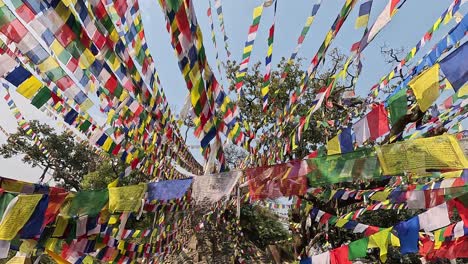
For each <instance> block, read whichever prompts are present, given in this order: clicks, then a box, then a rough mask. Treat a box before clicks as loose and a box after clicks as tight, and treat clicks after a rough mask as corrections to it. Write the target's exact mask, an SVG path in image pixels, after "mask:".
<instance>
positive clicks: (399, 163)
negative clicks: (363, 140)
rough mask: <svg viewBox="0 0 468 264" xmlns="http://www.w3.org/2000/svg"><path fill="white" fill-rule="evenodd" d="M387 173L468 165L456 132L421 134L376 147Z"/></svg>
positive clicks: (456, 167) (444, 168) (396, 173)
mask: <svg viewBox="0 0 468 264" xmlns="http://www.w3.org/2000/svg"><path fill="white" fill-rule="evenodd" d="M376 151H377V155H378V157H379V161H380V166H382V169H383V173H384V174H385V175H398V174H402V173H405V172H411V171H412V172H415V171H416V172H417V171H419V172H421V171H427V170H457V169H464V168H468V161H467V160H466V158H465V155H464V154H463V151H462V149H461V147H460V145H459V144H458V142H457V139H456V138H455V136H452V135H442V136H436V137H430V138H419V139H413V140H407V141H404V142H399V143H394V144H389V145H383V146H378V147H376Z"/></svg>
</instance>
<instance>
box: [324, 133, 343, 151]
mask: <svg viewBox="0 0 468 264" xmlns="http://www.w3.org/2000/svg"><path fill="white" fill-rule="evenodd" d="M339 136H340V134H339V133H338V135H336V136H335V137H334V138H332V139H330V141H328V143H327V151H328V153H327V154H328V155H335V154H340V153H341V147H340V139H339Z"/></svg>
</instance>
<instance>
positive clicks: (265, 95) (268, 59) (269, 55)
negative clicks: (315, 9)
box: [261, 1, 278, 112]
mask: <svg viewBox="0 0 468 264" xmlns="http://www.w3.org/2000/svg"><path fill="white" fill-rule="evenodd" d="M277 3H278V1H275V9H274V13H273V24H272V25H271V27H270V30H269V35H268V50H267V56H266V58H265V75H264V76H263V87H262V89H261V92H262V97H263V112H266V110H267V107H268V92H269V91H270V72H271V59H272V56H273V39H274V36H275V20H276V5H277Z"/></svg>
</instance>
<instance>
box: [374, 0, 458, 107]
mask: <svg viewBox="0 0 468 264" xmlns="http://www.w3.org/2000/svg"><path fill="white" fill-rule="evenodd" d="M464 3H466V2H465V1H463V2H461V1H460V0H454V1H453V2H452V3H451V4H450V5H449V7H448V8H447V9H446V10H445V11H444V12H443V13H442V15H441V16H440V17H439V18H438V19H437V20H436V22H435V23H434V24H433V25H432V26H431V27H430V28H429V30H428V31H427V32H426V33H425V34H424V36H423V37H422V38H421V39H420V40H419V41H418V43H417V44H416V45H415V46H414V47H413V48H412V49H411V50H410V52H408V54H407V55H406V56H405V59H403V60H401V62H400V63H398V65H396V66H395V67H394V68H393V69H392V70H391V71H390V73H388V74H387V75H385V76H384V77H382V78H380V81H379V83H377V84H374V85H373V86H372V88H371V91H370V93H369V95H368V97H369V98H376V97H377V95H378V92H379V90H380V89H382V88H383V87H385V85H386V84H387V83H388V82H390V80H391V79H393V78H394V77H395V76H396V74H398V72H399V71H400V70H401V69H402V68H403V66H404V65H406V64H407V63H408V62H409V61H411V59H413V58H414V57H415V55H416V54H417V53H418V52H419V51H420V50H421V49H422V48H423V47H424V46H425V45H426V43H428V42H429V41H430V40H431V38H432V36H433V34H434V33H435V32H436V31H437V30H439V29H440V28H442V27H440V23H441V21H446V22H447V23H448V22H449V21H450V20H451V19H452V18H453V14H455V12H457V10H458V9H459V8H460V6H461V5H462V4H464ZM462 27H465V28H466V26H464V22H463V21H461V22H460V23H459V24H457V25H456V26H455V27H454V29H456V28H462ZM454 29H452V30H450V32H449V34H447V36H449V35H452V38H451V39H452V40H453V41H454V42H458V40H459V39H460V38H459V37H457V36H459V35H464V34H455V35H454V34H453V32H454ZM455 31H457V30H455ZM462 31H463V32H464V31H465V30H462ZM447 36H446V37H444V38H442V40H441V41H440V42H439V43H446V41H445V39H446V38H447ZM444 45H446V44H444ZM437 46H439V44H437V45H436V46H435V47H434V48H436V47H437ZM434 48H433V49H434ZM444 49H445V48H441V49H440V50H439V51H438V52H437V53H438V54H439V55H441V54H442V53H443V52H444ZM430 53H431V52H430ZM429 57H431V56H429ZM422 60H423V61H426V59H425V58H423V59H422ZM431 60H432V64H433V63H435V60H434V59H431ZM432 64H431V65H432ZM410 72H411V71H410Z"/></svg>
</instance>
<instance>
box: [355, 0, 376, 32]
mask: <svg viewBox="0 0 468 264" xmlns="http://www.w3.org/2000/svg"><path fill="white" fill-rule="evenodd" d="M371 8H372V0H367V1H365V2H364V3H362V4H361V6H359V14H358V18H357V19H356V24H355V27H356V28H361V27H365V26H366V25H367V22H368V21H369V15H370V11H371Z"/></svg>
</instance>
